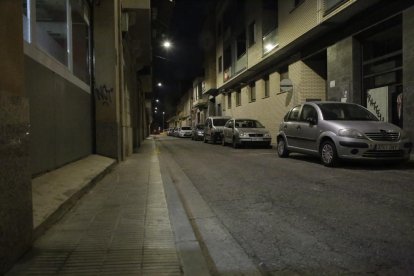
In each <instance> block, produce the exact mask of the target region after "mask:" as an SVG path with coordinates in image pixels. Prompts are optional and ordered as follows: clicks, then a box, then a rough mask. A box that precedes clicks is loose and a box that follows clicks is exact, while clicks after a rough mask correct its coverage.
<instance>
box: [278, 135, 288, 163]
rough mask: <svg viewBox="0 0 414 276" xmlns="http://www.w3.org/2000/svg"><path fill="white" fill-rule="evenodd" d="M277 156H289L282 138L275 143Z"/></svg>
mask: <svg viewBox="0 0 414 276" xmlns="http://www.w3.org/2000/svg"><path fill="white" fill-rule="evenodd" d="M277 155H278V156H279V157H282V158H285V157H288V156H289V151H288V149H287V147H286V141H285V139H283V138H280V139H279V140H278V141H277Z"/></svg>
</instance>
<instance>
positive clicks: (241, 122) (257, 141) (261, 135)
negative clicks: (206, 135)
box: [222, 119, 272, 148]
mask: <svg viewBox="0 0 414 276" xmlns="http://www.w3.org/2000/svg"><path fill="white" fill-rule="evenodd" d="M271 142H272V138H271V136H270V133H269V131H268V130H267V129H266V128H265V127H264V126H263V125H262V124H261V123H260V122H259V121H257V120H254V119H230V120H228V121H227V123H226V124H225V125H224V129H223V140H222V144H223V146H225V145H226V144H232V145H233V147H234V148H238V147H239V146H243V145H247V144H250V145H262V146H266V147H270V143H271Z"/></svg>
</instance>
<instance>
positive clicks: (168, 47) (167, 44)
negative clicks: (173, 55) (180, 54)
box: [162, 40, 172, 49]
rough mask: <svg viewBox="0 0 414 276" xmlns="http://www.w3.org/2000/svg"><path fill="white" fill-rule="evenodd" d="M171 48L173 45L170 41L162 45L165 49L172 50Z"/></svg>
mask: <svg viewBox="0 0 414 276" xmlns="http://www.w3.org/2000/svg"><path fill="white" fill-rule="evenodd" d="M171 46H172V44H171V42H170V41H168V40H165V41H164V42H163V43H162V47H164V48H165V49H170V48H171Z"/></svg>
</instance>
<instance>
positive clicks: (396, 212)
mask: <svg viewBox="0 0 414 276" xmlns="http://www.w3.org/2000/svg"><path fill="white" fill-rule="evenodd" d="M157 145H158V147H159V149H160V154H161V155H163V154H169V155H170V156H172V157H173V159H174V160H175V162H176V163H177V164H178V165H179V167H180V168H181V169H182V170H183V171H184V173H185V174H186V175H187V176H188V178H189V179H190V180H191V182H192V184H193V185H194V186H195V187H196V189H197V190H198V192H199V193H200V194H201V196H202V198H203V199H204V200H205V201H206V202H207V204H208V205H209V207H210V208H211V209H212V210H213V212H214V213H215V214H216V216H217V217H218V218H219V220H220V221H221V223H222V224H223V225H224V226H225V227H226V228H227V229H228V231H229V232H230V233H231V235H232V236H233V237H234V239H235V240H236V241H237V242H238V243H239V244H240V246H241V247H242V248H243V250H244V251H245V252H246V254H247V255H248V256H249V258H251V260H253V262H254V263H255V264H256V265H257V266H258V267H260V268H261V271H265V272H267V273H269V274H277V275H279V274H287V275H291V274H299V275H302V274H306V275H307V274H309V275H322V274H329V275H332V274H384V275H413V274H414V166H413V165H412V163H410V164H407V165H404V166H390V165H381V164H355V163H345V164H342V165H341V166H340V167H339V168H326V167H324V166H323V165H321V164H320V163H319V160H318V159H316V158H314V157H308V156H304V155H299V154H297V155H291V157H290V158H287V159H281V158H278V157H277V155H276V150H275V149H260V148H242V149H233V148H231V147H228V146H227V147H223V146H221V145H212V144H204V143H203V142H196V141H191V140H190V139H183V138H181V139H180V138H172V137H166V136H159V137H158V138H157Z"/></svg>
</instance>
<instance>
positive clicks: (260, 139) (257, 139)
mask: <svg viewBox="0 0 414 276" xmlns="http://www.w3.org/2000/svg"><path fill="white" fill-rule="evenodd" d="M252 141H262V138H252Z"/></svg>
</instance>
